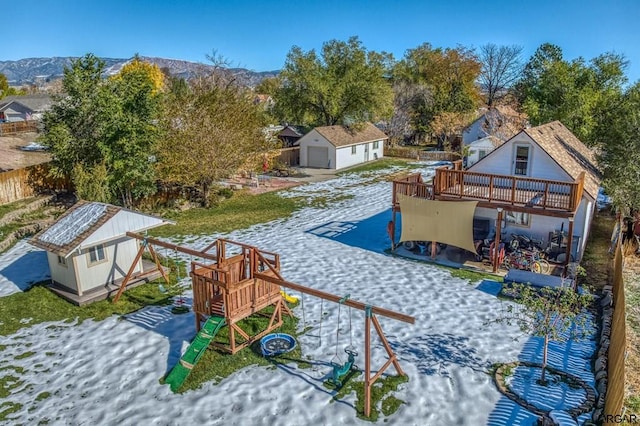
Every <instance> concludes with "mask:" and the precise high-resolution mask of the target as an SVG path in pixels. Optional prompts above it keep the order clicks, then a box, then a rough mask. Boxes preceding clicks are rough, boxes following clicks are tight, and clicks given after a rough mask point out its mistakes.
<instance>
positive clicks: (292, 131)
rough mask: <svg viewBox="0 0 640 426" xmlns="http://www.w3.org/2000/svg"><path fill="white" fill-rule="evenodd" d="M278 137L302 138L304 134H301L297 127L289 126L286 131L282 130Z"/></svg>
mask: <svg viewBox="0 0 640 426" xmlns="http://www.w3.org/2000/svg"><path fill="white" fill-rule="evenodd" d="M278 136H282V137H288V138H301V137H302V133H300V132H299V131H298V129H296V128H295V127H293V126H291V125H289V126H286V127H285V128H284V129H282V130H281V131H280V132H279V133H278Z"/></svg>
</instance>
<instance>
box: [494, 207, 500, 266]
mask: <svg viewBox="0 0 640 426" xmlns="http://www.w3.org/2000/svg"><path fill="white" fill-rule="evenodd" d="M497 210H498V221H497V222H496V238H495V239H494V240H493V251H494V253H492V256H493V272H494V273H496V272H498V258H499V257H500V250H499V249H500V233H501V232H502V207H498V209H497Z"/></svg>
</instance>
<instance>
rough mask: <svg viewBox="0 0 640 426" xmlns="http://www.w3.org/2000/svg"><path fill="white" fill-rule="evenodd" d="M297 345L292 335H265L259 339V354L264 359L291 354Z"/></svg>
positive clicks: (277, 333) (278, 333)
mask: <svg viewBox="0 0 640 426" xmlns="http://www.w3.org/2000/svg"><path fill="white" fill-rule="evenodd" d="M280 297H282V295H281V296H280ZM269 299H271V296H269ZM297 345H298V343H297V342H296V339H295V338H294V337H293V336H292V335H290V334H286V333H280V332H276V333H271V334H267V335H266V336H264V337H263V338H262V339H260V352H262V356H263V357H265V358H267V357H272V356H278V355H282V354H286V353H287V352H291V351H292V350H294V349H295V348H296V346H297Z"/></svg>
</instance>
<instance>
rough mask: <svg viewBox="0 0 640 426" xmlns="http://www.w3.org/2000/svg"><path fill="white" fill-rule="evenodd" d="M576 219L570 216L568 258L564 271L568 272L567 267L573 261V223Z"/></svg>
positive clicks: (565, 261)
mask: <svg viewBox="0 0 640 426" xmlns="http://www.w3.org/2000/svg"><path fill="white" fill-rule="evenodd" d="M574 219H575V218H574V217H573V216H570V217H569V231H568V232H569V235H567V252H566V253H567V258H566V259H565V260H564V269H565V271H566V269H567V265H568V264H569V262H570V261H571V252H572V250H571V248H572V246H573V221H574Z"/></svg>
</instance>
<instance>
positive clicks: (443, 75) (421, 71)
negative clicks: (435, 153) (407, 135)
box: [394, 43, 481, 142]
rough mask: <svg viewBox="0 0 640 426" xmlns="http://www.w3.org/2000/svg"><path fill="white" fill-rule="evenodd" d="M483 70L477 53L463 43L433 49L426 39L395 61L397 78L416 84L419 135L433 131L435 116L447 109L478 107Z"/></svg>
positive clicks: (415, 118) (465, 110)
mask: <svg viewBox="0 0 640 426" xmlns="http://www.w3.org/2000/svg"><path fill="white" fill-rule="evenodd" d="M480 70H481V64H480V62H479V61H478V58H477V57H476V55H475V54H474V53H473V51H471V50H469V49H466V48H464V47H462V46H458V47H456V48H455V49H450V48H446V49H442V48H436V49H434V48H433V47H432V46H431V45H430V44H429V43H424V44H422V45H420V46H418V47H417V48H415V49H410V50H408V51H407V53H406V54H405V56H404V58H403V59H402V60H401V61H400V62H398V64H396V67H395V69H394V80H395V81H404V82H407V83H409V84H410V85H412V86H413V87H414V88H415V89H414V90H413V93H414V94H415V96H414V97H413V99H412V102H411V108H412V113H411V116H412V119H411V121H412V126H413V128H414V131H415V132H416V133H417V134H418V136H419V137H421V138H424V137H426V136H428V135H431V134H432V133H433V131H434V129H433V120H434V119H435V118H436V117H437V116H438V115H440V114H442V113H444V112H447V113H468V112H472V111H475V110H476V108H477V107H478V106H479V104H480V100H481V95H480V91H479V88H478V87H477V85H476V81H477V79H478V77H479V75H480ZM440 142H443V141H442V140H440Z"/></svg>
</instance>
